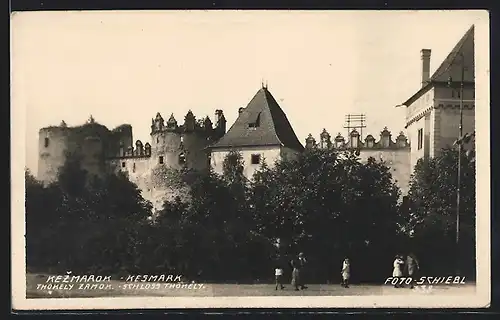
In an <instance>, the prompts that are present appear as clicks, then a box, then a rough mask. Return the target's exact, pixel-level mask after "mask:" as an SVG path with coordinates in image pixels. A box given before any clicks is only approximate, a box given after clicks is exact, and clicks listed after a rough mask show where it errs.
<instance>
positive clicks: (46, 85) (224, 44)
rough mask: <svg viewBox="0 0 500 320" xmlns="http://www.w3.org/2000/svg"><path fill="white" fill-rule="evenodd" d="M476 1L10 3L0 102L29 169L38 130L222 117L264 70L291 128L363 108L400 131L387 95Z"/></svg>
mask: <svg viewBox="0 0 500 320" xmlns="http://www.w3.org/2000/svg"><path fill="white" fill-rule="evenodd" d="M484 17H485V15H484V12H480V11H137V12H133V11H127V12H118V11H114V12H113V11H109V12H97V11H94V12H90V11H87V12H85V11H79V12H76V11H74V12H22V13H15V14H13V15H12V17H11V72H12V76H11V78H12V90H11V95H12V108H23V111H24V114H25V116H26V119H25V130H26V166H27V167H28V168H30V169H31V170H32V171H33V172H36V170H37V161H38V131H39V129H40V128H42V127H46V126H50V125H58V124H60V123H61V121H62V120H64V121H65V122H66V123H67V124H68V125H69V126H74V125H80V124H83V123H84V122H85V121H87V119H88V118H89V116H90V115H92V116H93V117H94V118H95V120H96V121H97V122H99V123H101V124H103V125H106V126H107V127H108V128H110V129H112V128H114V127H116V126H118V125H120V124H123V123H128V124H131V125H132V126H133V135H134V137H133V138H134V140H138V139H139V140H141V141H142V142H143V143H145V142H147V141H150V136H149V134H150V126H151V118H153V117H154V116H155V115H156V113H157V112H160V113H161V114H162V116H163V117H164V118H165V120H166V119H168V117H169V116H170V114H171V113H173V114H174V116H175V117H176V119H177V120H178V122H179V123H182V122H183V119H184V116H185V114H186V113H187V112H188V110H192V111H193V113H194V114H195V116H197V117H198V118H201V117H205V116H207V115H208V116H210V117H211V118H212V119H213V117H214V112H215V109H222V110H223V111H224V115H225V117H226V119H227V121H228V124H227V128H228V129H229V127H230V126H231V125H232V123H233V122H234V121H235V119H236V117H237V115H238V108H240V107H244V106H246V104H247V103H248V102H249V101H250V99H251V98H252V97H253V96H254V95H255V93H256V92H257V91H258V90H259V89H260V88H261V85H262V81H263V80H264V82H267V85H268V89H269V91H270V92H271V93H272V94H273V96H274V97H275V98H276V100H277V101H278V103H279V104H280V106H281V107H282V109H283V110H284V112H285V113H286V115H287V117H288V119H289V121H290V123H291V125H292V127H293V128H294V130H295V133H296V135H297V137H298V138H299V140H300V141H301V142H302V143H303V144H304V143H305V138H306V137H307V135H308V134H309V133H312V134H313V135H314V136H315V137H316V139H319V137H318V136H319V134H320V132H321V131H322V130H323V128H326V129H327V130H328V131H329V132H330V134H331V135H332V136H335V135H336V134H337V133H338V132H341V133H342V134H343V135H346V129H344V128H343V126H344V125H345V116H346V115H347V114H365V115H366V120H367V121H366V126H367V127H366V128H365V129H364V130H363V133H364V136H366V134H368V133H370V134H372V135H374V136H375V137H376V138H378V137H379V134H380V131H381V130H382V129H383V128H384V127H385V126H387V127H388V129H389V130H390V131H392V133H393V136H394V137H395V136H397V134H398V133H399V132H400V131H404V124H405V123H404V119H405V109H404V108H395V106H396V105H398V104H400V103H402V102H404V101H405V100H406V99H407V98H409V97H410V96H411V95H412V94H413V93H415V92H416V91H417V90H418V89H419V88H420V86H421V59H420V50H421V49H423V48H428V49H431V50H432V55H431V74H432V72H434V70H436V69H437V68H438V67H439V64H440V63H441V62H442V61H443V59H444V58H445V57H446V56H447V55H448V53H449V52H450V51H451V50H452V49H453V47H454V45H455V44H456V43H457V42H458V41H459V39H460V38H461V37H462V35H463V34H464V33H465V32H466V31H467V30H468V29H469V28H470V26H471V25H472V24H476V25H477V23H480V22H482V23H484Z"/></svg>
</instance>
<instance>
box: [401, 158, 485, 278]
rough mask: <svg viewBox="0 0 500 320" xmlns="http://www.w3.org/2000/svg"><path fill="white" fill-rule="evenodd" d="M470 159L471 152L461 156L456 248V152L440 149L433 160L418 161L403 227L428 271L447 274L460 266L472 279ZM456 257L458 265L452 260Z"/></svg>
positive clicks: (473, 197) (472, 169) (472, 170)
mask: <svg viewBox="0 0 500 320" xmlns="http://www.w3.org/2000/svg"><path fill="white" fill-rule="evenodd" d="M471 157H474V155H473V152H472V153H471V152H468V153H462V155H461V183H460V189H461V197H460V231H459V232H460V234H459V236H460V243H459V248H457V247H456V245H455V237H456V221H457V217H456V205H457V184H458V151H457V150H456V149H444V150H442V151H441V153H440V154H438V155H437V156H436V157H434V158H430V159H427V160H423V159H420V160H419V161H418V162H417V164H416V166H415V169H414V173H413V175H412V177H411V180H410V190H409V210H408V212H407V215H408V219H407V221H408V223H407V225H406V226H405V227H406V230H407V232H408V234H409V235H410V236H411V239H412V241H413V243H414V246H415V247H416V250H417V251H419V252H420V255H421V256H422V257H423V258H424V259H425V261H426V265H427V268H428V269H429V270H431V271H434V272H442V273H446V272H448V273H449V272H450V271H451V270H453V271H455V267H456V266H457V265H456V263H460V264H461V267H462V268H464V270H461V271H462V272H466V273H468V274H469V275H470V276H473V275H474V266H475V261H474V257H475V247H474V246H475V216H476V211H475V207H476V203H475V201H476V188H475V173H476V172H475V163H474V162H473V161H471ZM429 248H433V249H432V250H429ZM457 251H458V252H457ZM457 254H458V255H460V256H462V257H463V260H462V261H457V260H456V258H457Z"/></svg>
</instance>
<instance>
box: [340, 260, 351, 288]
mask: <svg viewBox="0 0 500 320" xmlns="http://www.w3.org/2000/svg"><path fill="white" fill-rule="evenodd" d="M341 274H342V282H341V284H340V285H341V286H342V287H344V288H349V278H350V277H351V263H350V262H349V259H348V258H345V259H344V262H343V263H342V272H341Z"/></svg>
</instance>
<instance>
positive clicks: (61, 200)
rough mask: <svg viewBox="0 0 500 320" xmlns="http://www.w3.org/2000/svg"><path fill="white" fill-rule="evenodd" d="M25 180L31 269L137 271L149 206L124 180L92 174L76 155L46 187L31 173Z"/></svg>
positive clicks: (103, 271)
mask: <svg viewBox="0 0 500 320" xmlns="http://www.w3.org/2000/svg"><path fill="white" fill-rule="evenodd" d="M26 180H27V186H26V216H27V229H28V230H29V231H28V233H27V242H28V246H27V261H28V265H29V266H32V267H40V268H53V269H54V270H53V271H54V272H66V271H67V270H72V271H75V272H78V271H82V272H94V273H108V274H109V272H114V271H116V270H118V269H119V267H125V268H126V269H127V268H128V269H129V270H130V271H132V270H134V268H136V267H137V265H136V264H137V263H136V261H137V259H138V256H139V254H138V252H137V249H138V245H139V244H138V242H139V241H140V233H139V230H140V229H141V225H142V224H145V222H146V221H147V220H146V217H148V216H150V214H151V212H150V211H151V204H150V203H149V202H147V201H145V200H144V199H143V198H142V196H141V195H140V191H139V189H138V188H137V186H136V185H135V184H133V183H132V182H130V181H129V180H128V179H127V178H126V177H125V176H123V175H120V174H118V175H113V174H109V175H102V176H100V177H96V176H92V175H88V174H87V172H86V171H85V170H83V169H82V168H81V164H80V159H79V158H78V157H69V158H68V161H67V162H66V164H65V165H64V166H63V167H62V168H61V170H60V172H59V179H58V181H56V182H55V183H53V184H50V185H49V186H48V187H46V188H44V187H43V186H41V184H40V183H37V182H36V181H34V179H33V178H31V177H30V175H29V174H28V173H27V179H26ZM55 243H57V245H54V244H55Z"/></svg>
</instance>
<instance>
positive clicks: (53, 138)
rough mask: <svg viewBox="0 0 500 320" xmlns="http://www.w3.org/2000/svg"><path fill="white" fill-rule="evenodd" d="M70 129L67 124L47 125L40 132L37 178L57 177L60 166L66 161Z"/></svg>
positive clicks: (46, 179) (50, 180) (45, 180)
mask: <svg viewBox="0 0 500 320" xmlns="http://www.w3.org/2000/svg"><path fill="white" fill-rule="evenodd" d="M68 136H69V129H68V128H67V127H66V126H59V127H55V126H54V127H46V128H42V129H40V131H39V132H38V172H37V178H38V179H39V180H41V181H43V182H52V181H55V180H56V179H57V175H58V172H59V168H61V167H62V166H63V165H64V163H65V162H66V152H67V151H68V148H69V144H68Z"/></svg>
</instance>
